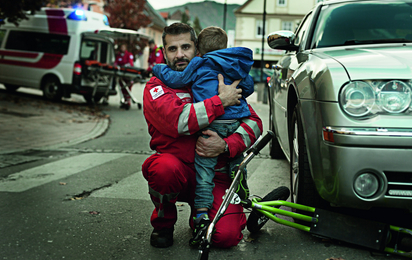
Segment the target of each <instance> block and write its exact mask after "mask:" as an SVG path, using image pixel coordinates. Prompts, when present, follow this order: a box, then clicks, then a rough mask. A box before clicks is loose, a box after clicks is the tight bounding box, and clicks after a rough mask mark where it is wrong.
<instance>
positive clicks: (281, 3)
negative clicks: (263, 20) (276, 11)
mask: <svg viewBox="0 0 412 260" xmlns="http://www.w3.org/2000/svg"><path fill="white" fill-rule="evenodd" d="M278 6H286V0H278Z"/></svg>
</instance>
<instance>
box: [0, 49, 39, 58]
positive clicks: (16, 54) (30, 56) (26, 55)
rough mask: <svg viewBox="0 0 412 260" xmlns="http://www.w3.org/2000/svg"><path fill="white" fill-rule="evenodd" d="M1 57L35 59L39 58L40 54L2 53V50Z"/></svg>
mask: <svg viewBox="0 0 412 260" xmlns="http://www.w3.org/2000/svg"><path fill="white" fill-rule="evenodd" d="M0 55H2V56H12V57H19V58H31V59H35V58H37V57H38V56H39V54H38V53H29V52H17V51H1V50H0Z"/></svg>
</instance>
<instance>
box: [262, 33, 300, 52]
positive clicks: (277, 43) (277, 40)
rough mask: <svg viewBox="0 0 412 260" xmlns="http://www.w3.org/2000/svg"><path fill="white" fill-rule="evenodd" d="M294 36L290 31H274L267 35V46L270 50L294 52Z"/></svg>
mask: <svg viewBox="0 0 412 260" xmlns="http://www.w3.org/2000/svg"><path fill="white" fill-rule="evenodd" d="M294 39H295V34H294V33H293V32H291V31H276V32H274V33H271V34H269V35H268V38H267V41H268V45H269V47H270V48H272V49H278V50H286V51H296V50H298V46H295V45H293V44H292V43H293V40H294Z"/></svg>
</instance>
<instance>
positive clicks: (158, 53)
mask: <svg viewBox="0 0 412 260" xmlns="http://www.w3.org/2000/svg"><path fill="white" fill-rule="evenodd" d="M147 63H148V65H149V66H148V68H147V75H148V76H149V75H151V74H152V70H153V67H154V66H155V65H156V64H161V63H166V61H165V58H164V56H163V48H162V47H158V46H157V45H156V44H155V42H154V40H153V39H151V40H149V59H148V61H147Z"/></svg>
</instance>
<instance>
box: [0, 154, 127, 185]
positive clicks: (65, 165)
mask: <svg viewBox="0 0 412 260" xmlns="http://www.w3.org/2000/svg"><path fill="white" fill-rule="evenodd" d="M123 156H126V155H125V154H118V153H88V154H80V155H77V156H73V157H70V158H65V159H62V160H59V161H56V162H52V163H48V164H44V165H41V166H38V167H34V168H31V169H27V170H24V171H21V172H17V173H13V174H11V175H9V176H8V177H7V178H5V179H2V180H0V192H1V191H5V192H22V191H26V190H28V189H31V188H34V187H37V186H40V185H43V184H46V183H49V182H51V181H55V180H58V179H62V178H65V177H67V176H70V175H73V174H76V173H79V172H82V171H85V170H88V169H91V168H93V167H96V166H98V165H101V164H104V163H106V162H109V161H112V160H116V159H118V158H120V157H123Z"/></svg>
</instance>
